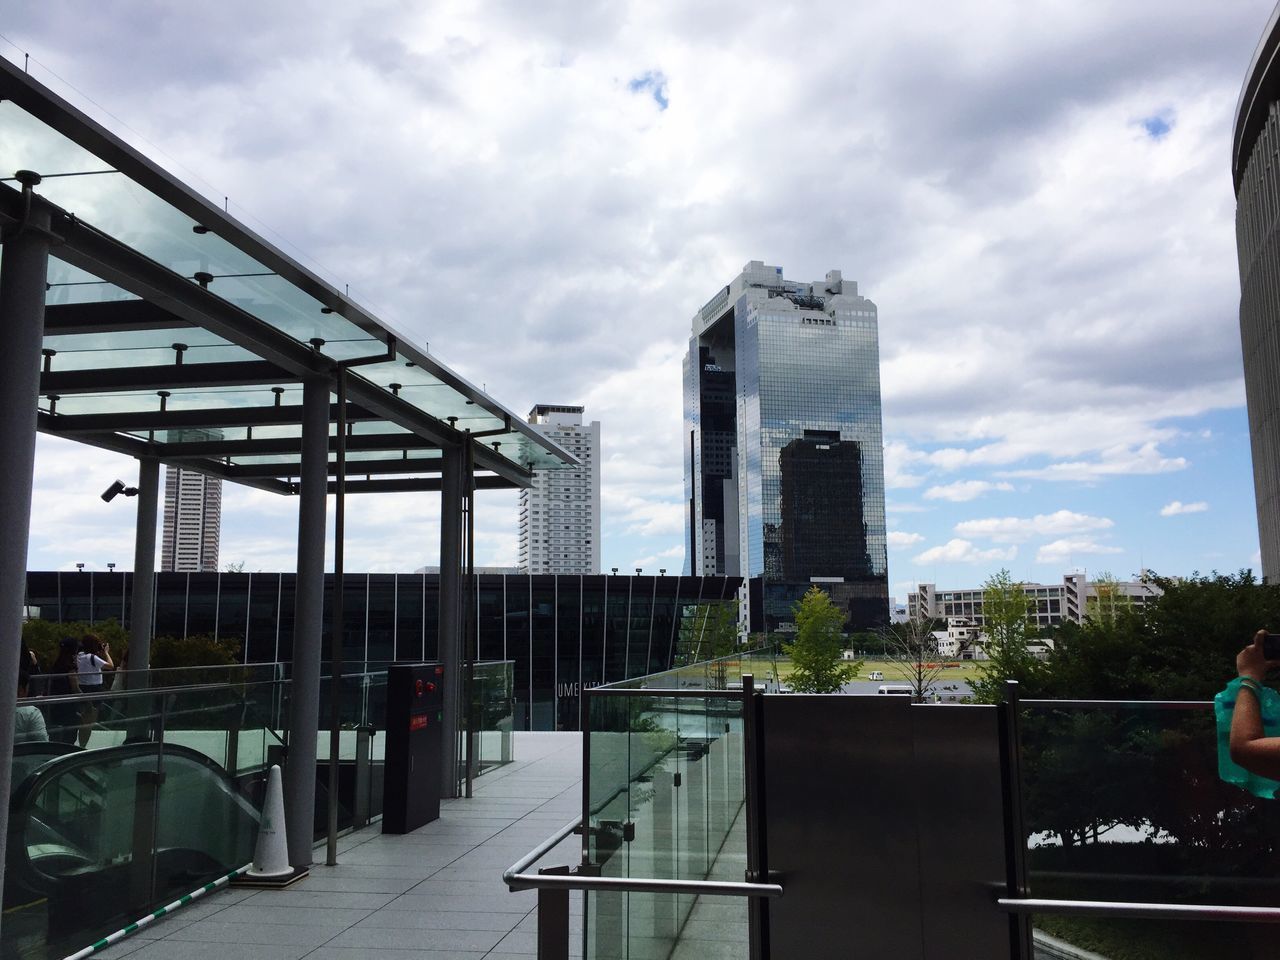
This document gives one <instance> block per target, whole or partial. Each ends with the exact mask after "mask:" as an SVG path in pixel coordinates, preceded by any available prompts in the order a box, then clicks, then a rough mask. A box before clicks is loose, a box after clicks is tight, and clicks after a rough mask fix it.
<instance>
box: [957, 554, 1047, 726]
mask: <svg viewBox="0 0 1280 960" xmlns="http://www.w3.org/2000/svg"><path fill="white" fill-rule="evenodd" d="M1030 613H1031V598H1030V597H1028V596H1027V595H1026V593H1025V592H1024V591H1023V589H1022V584H1021V583H1019V582H1016V581H1015V580H1014V579H1013V577H1012V576H1011V575H1010V574H1009V571H1008V570H1001V571H1000V572H999V573H994V574H992V575H991V576H990V577H988V578H987V582H986V583H984V584H983V585H982V622H983V627H982V632H983V634H984V635H985V636H986V650H987V658H988V659H987V662H986V663H984V664H983V665H982V666H981V667H980V669H979V676H978V677H977V679H975V680H974V681H973V683H972V684H971V686H972V687H973V693H974V698H975V699H976V700H977V701H978V702H979V703H998V702H1000V701H1001V700H1003V699H1004V684H1005V681H1006V680H1017V681H1018V682H1019V683H1021V684H1030V683H1033V682H1034V681H1035V680H1036V679H1037V678H1038V677H1039V676H1040V675H1041V674H1042V673H1043V672H1044V671H1043V668H1042V667H1041V664H1040V661H1039V660H1037V659H1036V658H1035V656H1034V655H1033V654H1032V653H1031V652H1030V651H1028V650H1027V639H1028V637H1029V636H1030V621H1029V620H1028V617H1029V615H1030Z"/></svg>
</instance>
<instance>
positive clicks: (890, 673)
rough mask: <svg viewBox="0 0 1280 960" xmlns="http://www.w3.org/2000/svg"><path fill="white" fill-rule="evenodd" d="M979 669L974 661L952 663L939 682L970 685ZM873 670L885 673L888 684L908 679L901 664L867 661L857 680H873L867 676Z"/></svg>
mask: <svg viewBox="0 0 1280 960" xmlns="http://www.w3.org/2000/svg"><path fill="white" fill-rule="evenodd" d="M978 667H979V665H978V664H976V663H974V662H973V661H972V660H957V661H952V662H950V663H949V664H948V665H947V666H946V667H944V668H943V670H942V672H941V673H940V674H939V675H938V681H939V682H940V683H950V682H951V681H953V680H963V681H964V682H965V683H968V682H969V681H970V680H975V679H977V677H978ZM872 670H879V671H880V672H881V673H883V674H884V679H885V682H886V683H891V682H893V681H895V680H905V679H907V671H906V670H904V669H903V667H902V666H900V665H899V664H896V663H893V662H891V661H889V660H868V661H866V662H865V663H864V664H863V665H862V669H861V670H859V671H858V676H857V677H856V679H858V680H870V679H871V678H870V677H869V676H867V674H869V673H870V672H871V671H872Z"/></svg>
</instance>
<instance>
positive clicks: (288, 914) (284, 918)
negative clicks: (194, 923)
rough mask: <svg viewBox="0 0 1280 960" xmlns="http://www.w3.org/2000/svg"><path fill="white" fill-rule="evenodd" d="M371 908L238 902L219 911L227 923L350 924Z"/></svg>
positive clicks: (220, 918) (220, 916) (219, 916)
mask: <svg viewBox="0 0 1280 960" xmlns="http://www.w3.org/2000/svg"><path fill="white" fill-rule="evenodd" d="M372 912H373V911H372V910H362V909H354V908H347V909H343V908H339V907H283V906H276V905H273V906H270V907H258V906H252V905H250V904H244V903H238V904H236V905H235V906H232V907H227V909H226V910H223V911H222V912H221V913H219V914H218V915H217V916H218V919H219V920H222V921H224V922H227V923H287V924H288V923H292V924H306V923H316V924H322V925H325V926H350V925H351V924H353V923H358V922H359V921H361V920H363V919H364V918H365V917H367V916H368V915H369V914H370V913H372Z"/></svg>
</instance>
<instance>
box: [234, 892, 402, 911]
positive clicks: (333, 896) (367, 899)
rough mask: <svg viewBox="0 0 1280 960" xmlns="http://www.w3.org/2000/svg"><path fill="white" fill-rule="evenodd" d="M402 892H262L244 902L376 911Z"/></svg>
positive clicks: (257, 905) (265, 905) (248, 903)
mask: <svg viewBox="0 0 1280 960" xmlns="http://www.w3.org/2000/svg"><path fill="white" fill-rule="evenodd" d="M400 892H402V891H396V892H395V893H368V892H357V891H354V890H345V891H334V890H303V889H300V888H290V889H288V890H262V891H260V892H259V893H258V895H257V896H255V897H253V898H252V899H250V900H248V901H246V903H247V905H249V906H253V907H285V908H294V907H326V908H327V907H349V908H354V909H363V910H376V909H378V907H381V906H385V905H386V904H388V903H390V902H391V901H392V900H394V899H395V898H396V896H397V895H398V894H399V893H400Z"/></svg>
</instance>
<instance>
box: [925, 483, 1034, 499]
mask: <svg viewBox="0 0 1280 960" xmlns="http://www.w3.org/2000/svg"><path fill="white" fill-rule="evenodd" d="M1012 489H1013V484H1011V483H1004V482H1000V483H992V482H991V481H989V480H957V481H956V482H955V483H948V484H944V485H942V486H937V487H930V488H929V489H928V490H926V491H925V492H924V498H925V499H926V500H950V501H951V502H952V503H965V502H967V501H969V500H976V499H977V498H978V497H980V496H982V495H983V494H984V493H989V492H990V491H992V490H1001V491H1005V492H1008V491H1010V490H1012Z"/></svg>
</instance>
